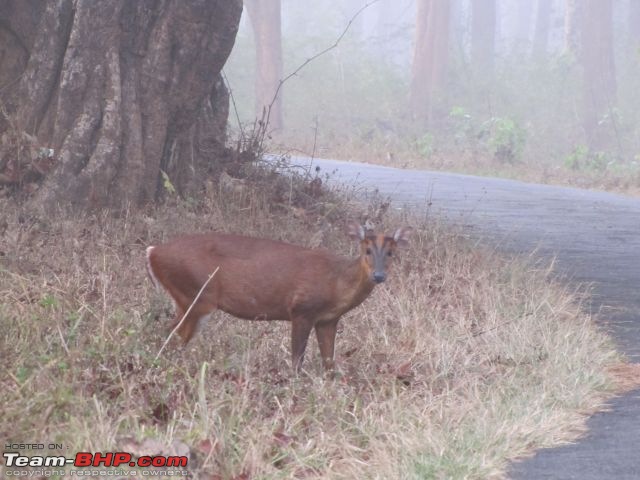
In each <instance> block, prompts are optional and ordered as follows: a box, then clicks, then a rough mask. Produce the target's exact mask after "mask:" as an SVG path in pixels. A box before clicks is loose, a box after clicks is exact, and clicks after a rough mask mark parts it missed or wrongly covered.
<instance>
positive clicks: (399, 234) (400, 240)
mask: <svg viewBox="0 0 640 480" xmlns="http://www.w3.org/2000/svg"><path fill="white" fill-rule="evenodd" d="M411 232H413V228H411V227H400V228H399V229H397V230H396V231H395V232H394V234H393V240H394V241H395V242H396V243H397V244H398V246H400V247H406V246H407V245H409V237H410V236H411Z"/></svg>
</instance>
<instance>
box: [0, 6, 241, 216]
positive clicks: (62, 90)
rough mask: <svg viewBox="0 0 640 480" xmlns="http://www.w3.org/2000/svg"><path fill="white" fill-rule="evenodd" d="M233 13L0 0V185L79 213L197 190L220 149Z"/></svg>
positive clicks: (236, 12)
mask: <svg viewBox="0 0 640 480" xmlns="http://www.w3.org/2000/svg"><path fill="white" fill-rule="evenodd" d="M241 11H242V3H241V1H240V0H210V1H204V0H168V1H163V2H152V1H144V2H143V1H123V0H113V1H104V2H98V1H81V2H78V1H75V0H58V1H55V2H54V1H48V2H41V1H23V0H0V32H1V33H0V38H8V39H10V42H3V43H4V44H3V49H2V50H3V51H2V53H0V71H2V72H3V77H2V78H3V80H8V79H10V81H9V82H6V83H4V84H3V85H1V86H0V95H1V97H2V98H1V102H2V106H3V114H0V136H1V137H2V138H3V140H4V141H3V142H1V143H0V180H1V181H2V182H3V183H13V184H14V185H30V186H31V188H30V190H33V191H32V193H33V199H34V200H33V201H34V202H36V203H39V204H42V205H56V204H63V205H67V204H74V205H78V206H87V207H89V208H91V207H93V208H101V207H106V206H124V205H127V204H130V205H134V206H135V205H140V204H143V203H146V202H149V201H153V200H154V199H155V198H156V196H157V195H159V194H161V192H163V191H164V187H163V185H166V186H167V188H175V189H177V190H178V191H180V192H184V193H187V192H191V193H193V194H197V193H198V192H200V191H201V190H200V188H201V187H202V186H203V182H204V179H205V178H206V174H207V173H208V172H209V171H210V170H211V168H212V166H215V165H216V160H215V159H216V158H219V155H220V153H221V152H223V151H224V142H225V127H226V123H227V114H228V107H229V102H228V100H229V98H228V92H227V90H226V89H225V87H224V83H223V82H222V78H221V76H220V71H221V69H222V66H223V65H224V63H225V62H226V60H227V57H228V56H229V53H230V51H231V48H232V47H233V44H234V41H235V36H236V32H237V29H238V23H239V20H240V14H241ZM162 172H164V173H165V174H166V175H167V177H165V179H167V180H168V181H165V182H164V183H163V175H162ZM38 175H39V176H40V177H44V180H43V179H42V178H40V179H39V180H42V183H37V182H31V181H30V177H36V176H38Z"/></svg>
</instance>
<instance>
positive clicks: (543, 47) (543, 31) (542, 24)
mask: <svg viewBox="0 0 640 480" xmlns="http://www.w3.org/2000/svg"><path fill="white" fill-rule="evenodd" d="M551 7H552V2H551V0H538V8H537V11H536V30H535V33H534V37H533V56H534V57H537V58H544V57H545V56H546V55H547V46H548V44H549V23H550V21H551V10H552V9H551Z"/></svg>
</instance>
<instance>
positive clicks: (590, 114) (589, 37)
mask: <svg viewBox="0 0 640 480" xmlns="http://www.w3.org/2000/svg"><path fill="white" fill-rule="evenodd" d="M584 6H585V10H584V15H583V27H582V34H581V39H582V48H581V51H580V57H581V60H582V66H583V69H584V129H585V133H586V136H587V140H588V142H589V144H590V146H591V147H592V148H594V149H600V148H602V146H603V143H604V141H605V139H604V138H603V137H604V135H605V133H606V131H605V128H608V127H610V122H605V124H600V120H601V119H602V118H603V117H604V115H605V114H609V113H611V111H612V107H613V106H614V104H615V99H616V71H615V64H614V57H613V5H612V0H585V1H584ZM610 121H614V119H610ZM605 125H606V126H605Z"/></svg>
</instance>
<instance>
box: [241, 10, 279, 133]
mask: <svg viewBox="0 0 640 480" xmlns="http://www.w3.org/2000/svg"><path fill="white" fill-rule="evenodd" d="M245 6H246V7H247V12H248V13H249V19H250V20H251V25H252V28H253V37H254V41H255V44H256V83H255V95H256V104H255V105H256V107H255V108H256V118H258V119H261V118H262V117H263V112H266V113H267V115H268V117H269V128H270V130H280V129H281V128H282V125H283V115H282V88H280V90H279V91H278V87H279V86H280V81H281V80H282V77H283V75H282V32H281V28H282V27H281V19H280V13H281V7H280V0H245ZM276 93H277V97H276Z"/></svg>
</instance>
